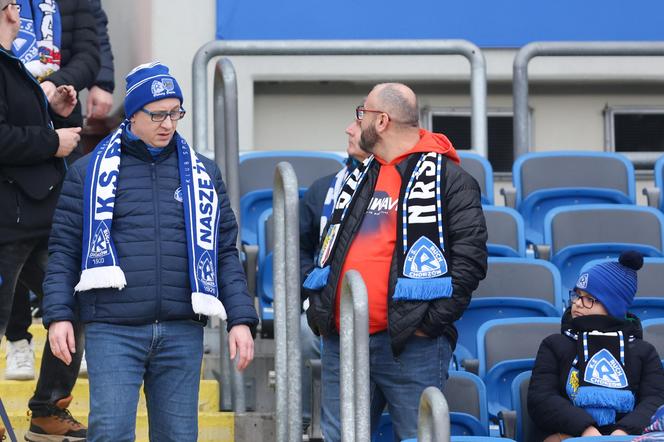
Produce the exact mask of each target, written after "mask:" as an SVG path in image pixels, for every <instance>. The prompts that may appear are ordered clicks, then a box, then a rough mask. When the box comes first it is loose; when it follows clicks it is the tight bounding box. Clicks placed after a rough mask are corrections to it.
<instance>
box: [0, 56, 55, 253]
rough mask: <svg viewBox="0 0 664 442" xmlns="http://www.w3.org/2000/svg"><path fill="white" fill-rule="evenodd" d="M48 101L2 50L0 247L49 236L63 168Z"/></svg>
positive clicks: (0, 63) (15, 61) (26, 73)
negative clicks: (58, 153)
mask: <svg viewBox="0 0 664 442" xmlns="http://www.w3.org/2000/svg"><path fill="white" fill-rule="evenodd" d="M49 112H50V108H49V107H48V106H47V103H46V96H45V95H44V92H42V89H41V87H39V85H38V84H37V80H35V79H34V77H32V75H30V73H29V72H28V71H27V70H26V69H25V67H24V66H23V63H21V61H20V60H19V59H17V58H16V57H14V56H13V55H11V54H10V53H9V52H7V51H5V50H4V49H2V48H0V244H3V243H9V242H14V241H20V240H25V239H29V238H42V237H47V236H48V233H49V230H50V228H51V218H52V217H53V211H54V210H55V204H56V203H57V201H58V192H59V191H60V186H61V183H62V179H63V177H64V175H65V164H64V161H63V160H62V159H61V158H55V153H56V152H57V150H58V145H59V144H60V140H59V138H58V134H57V133H56V132H55V130H53V129H52V128H51V127H50V122H51V118H52V117H53V121H54V123H56V124H60V123H61V122H62V121H63V119H61V118H59V117H57V116H56V115H50V114H49Z"/></svg>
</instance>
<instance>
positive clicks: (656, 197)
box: [643, 155, 664, 212]
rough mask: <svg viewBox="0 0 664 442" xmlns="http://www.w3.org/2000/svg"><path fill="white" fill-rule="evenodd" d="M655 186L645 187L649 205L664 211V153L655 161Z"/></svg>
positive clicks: (644, 191)
mask: <svg viewBox="0 0 664 442" xmlns="http://www.w3.org/2000/svg"><path fill="white" fill-rule="evenodd" d="M654 175H655V187H654V188H645V189H643V193H644V194H645V195H646V196H647V197H648V205H649V206H650V207H654V208H656V209H659V210H660V211H662V212H664V155H662V156H661V157H660V158H659V160H657V161H656V162H655V170H654Z"/></svg>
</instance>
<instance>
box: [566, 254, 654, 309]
mask: <svg viewBox="0 0 664 442" xmlns="http://www.w3.org/2000/svg"><path fill="white" fill-rule="evenodd" d="M607 261H615V259H612V260H608V259H595V260H592V261H590V262H587V263H586V264H585V265H584V266H583V267H582V268H581V271H580V272H579V273H583V272H585V271H586V270H588V269H589V268H591V267H593V266H595V265H597V264H601V263H602V262H607ZM662 275H664V258H644V260H643V267H642V268H641V270H639V272H638V282H639V283H638V289H637V291H636V297H635V298H634V302H633V303H632V306H631V307H630V308H629V311H630V312H632V313H634V314H635V315H636V316H638V317H639V319H640V320H641V321H643V320H646V319H652V318H663V317H664V285H663V284H662V281H663V279H662Z"/></svg>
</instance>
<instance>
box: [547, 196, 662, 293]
mask: <svg viewBox="0 0 664 442" xmlns="http://www.w3.org/2000/svg"><path fill="white" fill-rule="evenodd" d="M544 243H545V244H547V245H548V246H549V247H550V252H551V257H550V260H551V262H552V263H553V264H554V265H555V266H556V267H558V269H559V270H560V274H561V276H562V281H563V289H569V288H571V287H574V284H575V282H576V278H577V277H578V275H579V272H580V270H581V268H582V267H583V265H584V264H585V263H587V262H588V261H592V260H594V259H603V258H617V257H618V256H619V255H620V253H621V252H623V251H625V250H630V249H633V250H638V251H640V252H641V253H643V254H644V255H645V256H650V257H662V256H664V255H662V251H663V250H664V215H663V214H662V213H661V212H659V211H658V210H656V209H653V208H651V207H642V206H630V205H622V204H614V205H609V204H592V205H579V206H566V207H558V208H555V209H553V210H551V211H550V212H549V213H548V214H547V215H546V220H545V229H544Z"/></svg>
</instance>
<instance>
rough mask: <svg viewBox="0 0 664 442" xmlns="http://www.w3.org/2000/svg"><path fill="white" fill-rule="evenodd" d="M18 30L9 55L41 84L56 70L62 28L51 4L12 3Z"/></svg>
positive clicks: (50, 0) (41, 0)
mask: <svg viewBox="0 0 664 442" xmlns="http://www.w3.org/2000/svg"><path fill="white" fill-rule="evenodd" d="M16 2H17V3H18V4H19V5H21V27H20V29H19V32H18V35H17V36H16V39H15V40H14V43H13V48H12V51H13V52H14V54H15V55H16V57H17V58H18V59H19V60H21V61H22V62H23V64H24V65H25V67H26V68H27V69H28V71H30V73H31V74H32V75H33V76H34V77H35V78H37V79H38V80H39V81H43V80H44V79H45V78H46V77H48V76H49V75H51V74H52V73H53V72H55V71H57V70H58V69H60V39H61V36H62V24H61V21H60V9H59V8H58V4H57V2H56V1H55V0H16Z"/></svg>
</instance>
